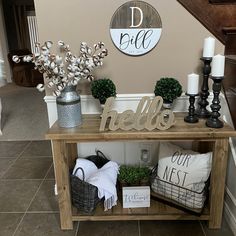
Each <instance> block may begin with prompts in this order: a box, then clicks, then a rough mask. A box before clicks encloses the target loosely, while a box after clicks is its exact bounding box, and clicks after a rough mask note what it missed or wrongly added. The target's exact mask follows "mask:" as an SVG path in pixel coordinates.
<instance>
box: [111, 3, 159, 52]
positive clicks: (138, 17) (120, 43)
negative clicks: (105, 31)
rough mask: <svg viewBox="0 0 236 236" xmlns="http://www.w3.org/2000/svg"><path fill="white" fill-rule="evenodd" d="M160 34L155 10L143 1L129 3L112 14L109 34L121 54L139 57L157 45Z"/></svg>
mask: <svg viewBox="0 0 236 236" xmlns="http://www.w3.org/2000/svg"><path fill="white" fill-rule="evenodd" d="M161 32H162V24H161V18H160V15H159V14H158V12H157V10H156V9H155V8H154V7H153V6H151V5H150V4H148V3H146V2H143V1H130V2H126V3H125V4H123V5H122V6H121V7H119V8H118V9H117V10H116V12H115V13H114V15H113V17H112V20H111V24H110V34H111V38H112V41H113V43H114V44H115V46H116V47H117V48H118V49H119V50H120V51H121V52H123V53H125V54H127V55H131V56H141V55H144V54H146V53H148V52H150V51H151V50H152V49H153V48H154V47H155V46H156V45H157V43H158V41H159V39H160V37H161Z"/></svg>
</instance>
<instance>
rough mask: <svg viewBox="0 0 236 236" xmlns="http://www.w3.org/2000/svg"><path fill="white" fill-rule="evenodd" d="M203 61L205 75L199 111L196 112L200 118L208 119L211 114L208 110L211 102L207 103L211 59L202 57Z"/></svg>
mask: <svg viewBox="0 0 236 236" xmlns="http://www.w3.org/2000/svg"><path fill="white" fill-rule="evenodd" d="M201 60H202V61H203V62H204V66H203V69H202V73H203V82H202V87H201V92H200V99H199V102H198V109H197V110H196V114H197V116H198V117H199V118H208V117H210V115H211V113H210V111H208V110H207V108H206V107H207V106H208V105H209V102H208V101H207V99H208V96H209V87H208V78H209V75H210V73H211V61H212V58H211V57H202V58H201Z"/></svg>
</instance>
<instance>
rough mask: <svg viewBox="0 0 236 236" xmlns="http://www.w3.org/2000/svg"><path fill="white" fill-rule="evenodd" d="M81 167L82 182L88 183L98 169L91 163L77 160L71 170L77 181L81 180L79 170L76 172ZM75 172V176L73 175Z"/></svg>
mask: <svg viewBox="0 0 236 236" xmlns="http://www.w3.org/2000/svg"><path fill="white" fill-rule="evenodd" d="M79 167H81V168H82V169H83V171H84V181H86V182H88V181H87V180H88V178H89V177H90V176H91V175H92V174H93V173H95V172H96V171H97V170H98V168H97V166H96V165H95V164H94V163H93V162H92V161H89V160H87V159H84V158H77V160H76V164H75V167H74V169H73V175H75V176H77V177H78V178H79V179H81V180H83V174H82V171H81V170H78V171H77V172H76V170H77V169H78V168H79ZM75 172H76V174H75Z"/></svg>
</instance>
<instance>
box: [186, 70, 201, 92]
mask: <svg viewBox="0 0 236 236" xmlns="http://www.w3.org/2000/svg"><path fill="white" fill-rule="evenodd" d="M198 84H199V75H198V74H194V73H192V74H189V75H188V86H187V94H191V95H196V94H198Z"/></svg>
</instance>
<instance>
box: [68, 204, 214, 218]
mask: <svg viewBox="0 0 236 236" xmlns="http://www.w3.org/2000/svg"><path fill="white" fill-rule="evenodd" d="M209 218H210V215H209V208H208V207H207V206H206V207H205V208H204V210H203V212H202V214H201V215H195V214H191V213H187V212H185V211H182V210H179V209H177V208H175V207H171V206H169V205H166V204H164V203H162V202H159V201H156V200H153V199H151V207H148V208H123V207H122V204H121V202H119V201H118V204H117V206H115V207H113V208H112V209H111V210H109V211H104V208H103V203H99V204H98V206H97V208H96V209H95V211H94V213H93V214H84V213H79V212H78V210H77V209H76V208H74V207H73V208H72V220H73V221H114V220H209Z"/></svg>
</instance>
